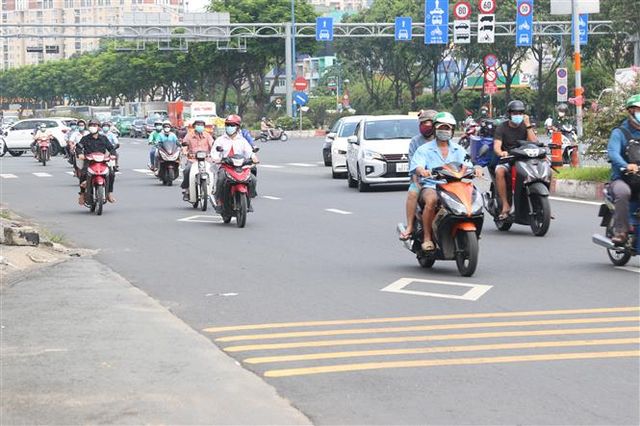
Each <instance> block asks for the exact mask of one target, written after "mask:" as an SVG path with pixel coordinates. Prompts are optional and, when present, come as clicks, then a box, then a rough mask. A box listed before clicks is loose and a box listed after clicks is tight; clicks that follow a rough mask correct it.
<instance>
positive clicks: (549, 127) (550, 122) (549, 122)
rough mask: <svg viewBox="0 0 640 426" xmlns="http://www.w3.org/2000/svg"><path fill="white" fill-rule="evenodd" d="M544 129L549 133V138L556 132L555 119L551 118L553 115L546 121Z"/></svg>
mask: <svg viewBox="0 0 640 426" xmlns="http://www.w3.org/2000/svg"><path fill="white" fill-rule="evenodd" d="M544 128H545V130H546V131H547V136H551V133H552V132H553V131H554V126H553V117H551V115H549V116H548V117H547V119H546V120H544Z"/></svg>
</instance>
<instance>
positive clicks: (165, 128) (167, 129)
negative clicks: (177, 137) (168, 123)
mask: <svg viewBox="0 0 640 426" xmlns="http://www.w3.org/2000/svg"><path fill="white" fill-rule="evenodd" d="M163 129H164V132H165V133H169V132H170V131H171V127H163Z"/></svg>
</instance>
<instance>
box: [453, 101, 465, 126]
mask: <svg viewBox="0 0 640 426" xmlns="http://www.w3.org/2000/svg"><path fill="white" fill-rule="evenodd" d="M451 114H453V116H454V117H455V118H456V121H457V122H461V121H464V119H465V118H466V117H467V114H466V112H465V108H464V106H463V105H462V104H461V103H459V102H458V103H456V104H455V105H454V106H453V108H451Z"/></svg>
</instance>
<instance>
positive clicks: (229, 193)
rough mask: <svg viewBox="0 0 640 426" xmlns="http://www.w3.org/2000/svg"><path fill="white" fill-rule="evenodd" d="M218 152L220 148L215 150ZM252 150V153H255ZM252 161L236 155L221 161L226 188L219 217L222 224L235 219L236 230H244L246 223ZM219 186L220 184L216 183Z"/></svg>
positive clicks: (255, 149) (223, 191)
mask: <svg viewBox="0 0 640 426" xmlns="http://www.w3.org/2000/svg"><path fill="white" fill-rule="evenodd" d="M217 150H218V151H221V150H222V147H220V146H219V147H218V148H217ZM257 150H258V149H257V148H254V152H257ZM252 166H253V160H251V159H250V158H248V159H245V158H244V157H243V156H242V155H240V154H236V155H233V156H231V157H225V158H223V159H222V161H221V164H220V167H222V169H223V170H224V173H225V174H226V178H227V183H226V187H225V188H223V190H222V200H221V201H222V206H221V212H220V216H222V221H223V222H224V223H229V222H231V218H232V217H235V218H236V224H237V226H238V228H244V226H245V225H246V223H247V210H248V208H249V181H250V179H251V167H252ZM217 184H220V183H217Z"/></svg>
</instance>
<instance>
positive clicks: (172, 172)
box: [156, 141, 180, 186]
mask: <svg viewBox="0 0 640 426" xmlns="http://www.w3.org/2000/svg"><path fill="white" fill-rule="evenodd" d="M156 161H157V162H158V167H157V169H156V176H157V177H158V179H160V181H161V182H162V184H163V185H167V186H171V185H173V181H174V180H176V179H177V178H178V175H179V173H180V147H179V146H178V144H176V143H174V142H170V141H164V142H161V143H159V144H158V147H157V150H156Z"/></svg>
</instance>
